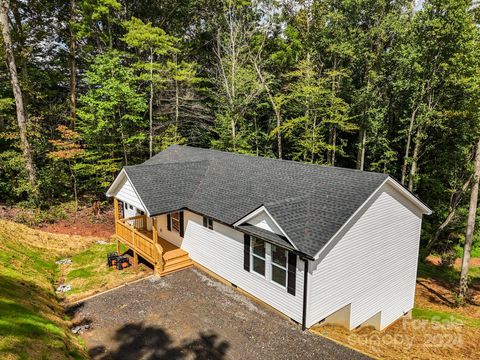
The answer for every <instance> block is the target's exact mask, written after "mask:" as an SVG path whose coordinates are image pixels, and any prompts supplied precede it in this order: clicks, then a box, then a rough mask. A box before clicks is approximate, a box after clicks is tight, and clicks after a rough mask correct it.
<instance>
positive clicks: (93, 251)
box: [62, 244, 152, 302]
mask: <svg viewBox="0 0 480 360" xmlns="http://www.w3.org/2000/svg"><path fill="white" fill-rule="evenodd" d="M126 250H127V248H126V247H125V246H123V245H122V246H121V251H122V252H123V251H126ZM113 251H116V246H115V244H108V245H99V244H95V245H93V246H91V247H89V248H88V249H85V250H83V251H80V252H78V253H76V254H75V255H73V256H72V258H71V259H72V264H70V265H63V266H62V273H63V277H64V282H65V283H66V284H70V285H72V290H71V291H69V292H67V293H65V299H66V300H67V301H68V302H72V301H77V300H79V299H81V298H84V297H87V296H90V295H93V294H95V293H98V292H101V291H104V290H107V289H110V288H113V287H115V286H118V285H120V284H124V283H126V282H130V281H133V280H136V279H139V278H142V277H145V276H146V275H148V274H151V273H152V270H151V269H149V268H148V267H146V266H145V265H142V264H140V265H139V266H138V267H129V268H126V269H124V270H122V271H119V270H116V269H114V268H111V267H107V266H106V254H108V253H109V252H113Z"/></svg>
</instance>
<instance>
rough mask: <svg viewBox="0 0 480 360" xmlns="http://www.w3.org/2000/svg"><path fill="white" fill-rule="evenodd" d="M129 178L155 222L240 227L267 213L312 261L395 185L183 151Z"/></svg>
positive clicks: (360, 175)
mask: <svg viewBox="0 0 480 360" xmlns="http://www.w3.org/2000/svg"><path fill="white" fill-rule="evenodd" d="M125 170H126V172H127V175H128V177H129V178H130V180H131V182H132V183H133V185H134V187H135V189H136V190H137V192H138V195H139V196H140V197H141V199H142V201H143V202H144V204H145V206H146V207H147V209H148V211H149V213H150V215H152V216H153V215H157V214H161V213H166V212H170V211H174V210H178V209H181V208H188V209H190V210H192V211H195V212H198V213H201V214H204V215H206V216H210V217H212V218H214V219H217V220H218V221H221V222H223V223H226V224H229V225H233V224H234V223H235V222H236V221H238V220H239V219H241V218H242V217H244V216H246V215H247V214H249V213H250V212H252V211H254V210H255V209H257V208H258V207H260V206H262V205H263V206H265V207H266V209H267V210H268V212H269V213H270V214H271V215H272V216H273V217H274V219H275V221H276V222H277V223H278V224H279V225H280V227H281V228H282V229H283V230H284V231H285V233H286V234H287V235H288V237H289V238H290V239H291V240H292V242H293V243H294V244H295V246H296V247H297V248H298V249H299V250H300V251H301V252H303V253H305V254H307V255H310V256H314V255H315V254H316V253H317V252H318V251H320V250H321V249H322V247H323V246H324V245H325V244H326V243H327V241H328V240H329V239H330V238H331V237H332V236H333V235H334V234H335V233H336V232H337V231H338V229H340V227H341V226H342V225H343V224H344V223H345V222H346V221H347V220H348V219H349V218H350V216H351V215H353V213H354V212H355V211H356V210H357V209H358V208H359V207H360V206H361V205H362V204H363V203H364V202H365V201H366V200H367V199H368V197H369V196H370V195H371V194H372V193H373V192H374V191H375V190H376V189H377V188H378V187H379V186H380V185H381V184H382V183H383V182H384V181H385V180H386V179H387V178H388V175H386V174H380V173H373V172H367V171H358V170H353V169H345V168H339V167H328V166H321V165H314V164H305V163H300V162H295V161H288V160H277V159H270V158H262V157H253V156H246V155H239V154H234V153H227V152H221V151H215V150H207V149H200V148H193V147H188V146H178V145H174V146H171V147H169V148H168V149H166V150H164V151H162V152H160V153H158V154H157V155H155V156H154V157H152V158H151V159H149V160H147V161H146V162H144V163H143V164H142V165H136V166H128V167H125ZM267 240H268V239H267ZM276 240H278V241H282V240H281V239H280V238H279V239H276Z"/></svg>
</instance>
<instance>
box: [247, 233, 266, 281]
mask: <svg viewBox="0 0 480 360" xmlns="http://www.w3.org/2000/svg"><path fill="white" fill-rule="evenodd" d="M255 240H259V241H262V242H263V244H264V248H265V256H264V257H261V256H260V255H258V254H255V252H254V251H253V249H254V246H253V243H254V242H255ZM267 244H268V243H267V242H266V241H265V240H262V239H259V238H257V237H255V236H251V237H250V261H251V264H252V265H251V267H250V270H251V271H252V273H254V274H256V275H258V276H261V277H262V278H264V279H266V278H267V267H268V265H267ZM255 257H256V258H257V259H260V260H263V262H264V264H265V266H264V270H263V271H264V273H263V274H261V273H259V272H257V271H255V265H254V258H255Z"/></svg>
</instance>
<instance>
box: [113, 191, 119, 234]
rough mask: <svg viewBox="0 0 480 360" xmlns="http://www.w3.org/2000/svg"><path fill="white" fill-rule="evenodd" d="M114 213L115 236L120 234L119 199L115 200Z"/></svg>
mask: <svg viewBox="0 0 480 360" xmlns="http://www.w3.org/2000/svg"><path fill="white" fill-rule="evenodd" d="M113 209H114V210H113V211H114V212H115V234H116V233H118V229H117V228H118V225H117V223H118V217H119V209H118V199H117V198H116V197H114V198H113Z"/></svg>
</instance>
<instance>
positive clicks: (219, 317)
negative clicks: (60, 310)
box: [71, 268, 367, 360]
mask: <svg viewBox="0 0 480 360" xmlns="http://www.w3.org/2000/svg"><path fill="white" fill-rule="evenodd" d="M71 314H72V315H73V321H74V322H75V323H77V324H80V323H88V324H90V329H89V330H88V331H86V332H84V333H83V334H82V337H83V339H84V340H85V343H86V346H87V349H88V350H89V353H90V356H91V357H92V359H95V360H108V359H115V360H116V359H122V360H130V359H132V360H133V359H146V360H153V359H196V360H204V359H205V360H206V359H212V360H220V359H242V360H247V359H252V360H253V359H255V360H257V359H262V360H263V359H302V360H306V359H367V357H366V356H364V355H362V354H360V353H358V352H356V351H353V350H351V349H349V348H346V347H344V346H341V345H339V344H337V343H335V342H333V341H330V340H328V339H325V338H323V337H320V336H318V335H314V334H312V333H310V332H308V331H306V332H303V331H301V329H300V326H299V325H298V324H296V323H293V322H291V321H289V320H286V319H285V318H283V317H281V316H279V315H278V314H277V313H276V312H273V311H272V310H270V309H268V308H266V307H263V306H261V305H259V304H257V303H255V302H253V301H252V300H250V299H249V298H247V297H246V296H244V295H242V294H240V293H239V292H238V291H235V290H234V289H232V288H231V287H228V286H226V285H224V284H222V283H220V282H218V281H217V280H215V279H213V278H212V277H210V276H208V275H206V274H205V273H204V272H202V271H199V270H197V269H192V268H191V269H185V270H182V271H179V272H176V273H173V274H170V275H167V276H164V277H161V278H159V277H152V278H148V279H145V280H142V281H139V282H137V283H134V284H131V285H128V286H124V287H122V288H119V289H116V290H113V291H110V292H107V293H105V294H101V295H98V296H97V297H94V298H91V299H88V300H85V301H84V302H83V303H81V304H79V305H78V306H77V307H76V308H75V309H71Z"/></svg>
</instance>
